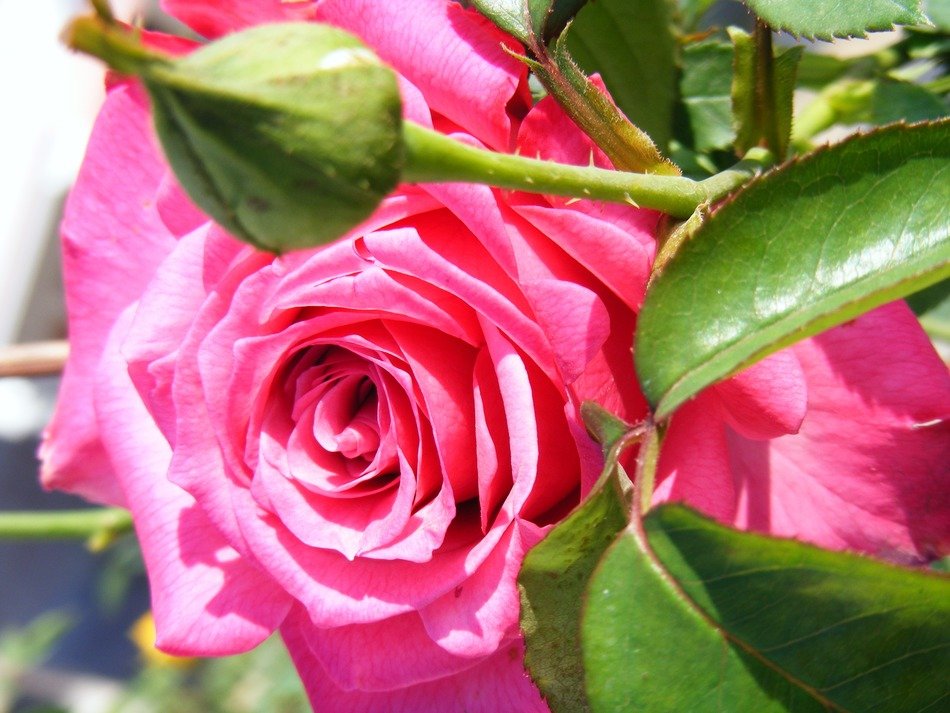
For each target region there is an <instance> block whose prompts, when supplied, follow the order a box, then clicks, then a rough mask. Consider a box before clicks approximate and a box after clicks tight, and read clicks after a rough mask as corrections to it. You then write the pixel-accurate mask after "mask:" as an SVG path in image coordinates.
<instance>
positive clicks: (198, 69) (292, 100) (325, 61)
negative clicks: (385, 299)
mask: <svg viewBox="0 0 950 713" xmlns="http://www.w3.org/2000/svg"><path fill="white" fill-rule="evenodd" d="M66 40H67V42H68V43H69V44H70V45H71V46H72V47H74V48H76V49H79V50H81V51H84V52H88V53H90V54H94V55H96V56H98V57H100V58H101V59H103V60H105V61H106V62H107V63H108V64H109V65H110V66H112V67H113V68H114V69H115V70H117V71H119V72H122V73H125V74H134V75H137V76H138V77H140V78H141V80H142V82H143V84H144V85H145V87H146V89H147V90H148V93H149V95H150V97H151V100H152V114H153V117H154V121H155V128H156V131H157V133H158V137H159V139H160V141H161V143H162V146H163V148H164V150H165V154H166V157H167V158H168V162H169V163H170V164H171V167H172V169H173V170H174V172H175V174H176V176H177V177H178V180H179V181H180V182H181V184H182V186H183V187H184V188H185V190H186V191H187V193H188V195H189V196H191V198H192V200H194V202H195V203H196V204H197V205H198V206H200V207H201V208H202V209H203V210H204V211H205V212H206V213H208V215H210V216H211V217H212V218H213V219H214V220H215V221H216V222H218V223H219V224H221V225H222V226H224V227H225V228H226V229H227V230H228V231H230V232H231V233H232V234H234V235H235V237H238V238H240V239H242V240H245V241H247V242H250V243H252V244H254V245H256V246H258V247H261V248H264V249H267V250H272V251H275V252H282V251H285V250H293V249H297V248H305V247H312V246H314V245H318V244H320V243H324V242H327V241H329V240H332V239H334V238H337V237H339V236H340V235H342V234H344V233H346V232H347V231H348V230H350V229H351V228H353V227H354V226H355V225H357V224H358V223H360V222H361V221H363V220H364V219H366V218H367V217H369V215H370V214H371V213H372V212H373V210H374V209H375V208H376V206H377V205H378V204H379V202H380V201H381V200H382V199H383V198H384V197H385V196H386V194H388V193H389V192H390V191H391V190H392V189H393V188H395V186H396V184H397V182H398V180H399V175H400V171H401V167H402V158H403V145H402V134H401V128H402V125H401V122H402V118H401V103H400V98H399V89H398V86H397V83H396V77H395V73H394V72H393V71H392V70H391V69H390V68H388V67H387V66H386V65H384V64H383V63H382V62H381V61H380V60H379V59H378V58H377V57H376V55H375V54H373V53H372V52H371V51H370V50H369V49H368V48H367V47H366V46H365V45H363V44H362V43H361V42H360V41H359V40H358V39H357V38H355V37H354V36H353V35H351V34H349V33H347V32H344V31H342V30H339V29H336V28H333V27H329V26H327V25H320V24H314V23H283V24H271V25H262V26H259V27H255V28H253V29H250V30H246V31H244V32H239V33H236V34H233V35H229V36H227V37H225V38H223V39H221V40H218V41H216V42H212V43H210V44H208V45H205V46H204V47H201V48H200V49H198V50H196V51H194V52H193V53H191V54H189V55H187V56H184V57H180V58H175V57H170V56H167V55H163V54H159V53H157V52H155V51H153V50H151V49H148V48H145V47H143V46H142V45H141V44H139V42H138V40H137V39H136V38H135V37H134V36H133V35H132V34H131V33H130V32H129V31H128V30H126V29H124V28H122V27H121V26H119V25H116V24H113V23H112V22H110V20H109V19H106V18H103V17H101V16H100V17H91V18H80V19H78V20H76V21H74V22H73V24H72V25H71V26H70V28H68V30H67V37H66Z"/></svg>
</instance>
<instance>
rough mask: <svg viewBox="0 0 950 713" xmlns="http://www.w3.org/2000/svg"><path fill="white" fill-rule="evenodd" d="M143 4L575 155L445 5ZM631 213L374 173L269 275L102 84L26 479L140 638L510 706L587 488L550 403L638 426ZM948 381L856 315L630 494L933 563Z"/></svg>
mask: <svg viewBox="0 0 950 713" xmlns="http://www.w3.org/2000/svg"><path fill="white" fill-rule="evenodd" d="M166 5H167V7H168V8H169V9H170V10H171V11H172V12H174V13H175V14H176V15H177V16H178V17H179V18H180V19H182V20H183V21H185V22H187V23H189V24H191V25H192V26H193V27H194V28H195V29H196V30H198V31H199V32H201V33H203V34H205V35H207V36H209V37H214V36H217V35H220V34H223V33H226V32H229V31H233V30H237V29H241V28H242V27H245V26H248V25H250V24H255V23H258V22H264V21H271V20H277V19H287V18H288V17H291V16H300V15H301V14H304V15H306V16H307V17H308V18H311V19H317V20H321V21H326V22H331V23H333V24H336V25H339V26H341V27H344V28H346V29H349V30H351V31H353V32H355V33H356V34H358V35H360V36H361V37H362V38H363V39H364V40H365V41H366V42H367V43H369V44H370V45H371V46H372V47H373V48H374V49H375V50H376V51H377V52H378V53H379V54H380V55H381V56H382V57H383V58H384V59H385V60H386V61H388V62H390V63H391V64H392V65H393V66H394V67H395V68H396V69H397V70H398V71H399V73H400V75H401V80H400V81H401V90H402V94H403V99H404V111H405V114H406V115H407V117H409V118H411V119H413V120H414V121H416V122H418V123H421V124H423V125H426V126H430V127H434V128H436V129H438V130H440V131H443V132H445V133H448V134H451V135H453V136H455V137H456V138H458V139H460V140H463V141H467V142H471V143H474V144H477V145H481V146H485V147H488V148H491V149H495V150H501V151H509V150H514V149H518V150H520V151H521V152H522V153H524V154H527V155H540V156H542V157H543V158H550V159H554V160H559V161H566V162H571V163H579V164H586V163H587V162H588V159H589V157H590V155H591V153H593V156H594V159H595V161H596V162H597V163H599V164H600V165H607V162H606V159H605V158H604V156H603V155H602V154H601V153H600V152H599V151H597V150H596V149H594V147H593V146H592V145H591V144H590V142H589V141H588V140H587V139H586V138H585V137H584V136H583V135H582V134H581V133H580V132H579V131H578V130H577V129H576V128H575V127H574V126H573V125H572V124H571V122H570V121H569V120H568V119H567V118H566V117H565V115H564V114H563V112H561V110H560V109H559V108H558V107H557V105H556V104H555V103H554V102H553V101H552V100H549V99H546V100H544V101H542V102H540V103H539V104H537V105H536V106H534V107H531V106H530V97H529V94H528V91H527V85H526V74H525V69H524V67H523V66H522V65H521V64H520V63H519V62H517V61H516V60H515V59H513V58H512V57H511V56H510V55H508V54H506V53H505V52H504V51H503V50H502V48H501V44H502V43H506V44H508V45H509V46H513V42H512V40H510V38H506V37H505V36H504V35H502V34H500V33H499V32H498V31H497V30H496V29H494V28H493V27H492V26H491V25H490V24H489V23H487V22H486V21H485V20H483V19H481V18H480V17H479V16H478V15H476V14H475V13H473V12H470V11H466V10H463V9H461V8H460V7H459V6H458V5H455V4H453V3H450V2H444V1H443V0H411V2H410V1H409V0H407V1H406V2H403V3H379V2H371V1H370V0H350V1H348V2H345V1H343V0H325V1H324V2H320V3H316V4H315V5H309V4H308V5H304V6H297V7H294V6H293V5H285V4H282V3H279V2H276V1H273V2H263V1H258V2H245V3H215V2H189V1H184V0H175V1H170V2H168V3H166ZM301 8H303V9H301ZM657 222H658V216H657V215H656V214H655V213H651V212H647V211H639V210H635V209H633V208H630V207H627V206H608V205H603V204H599V203H592V202H587V201H581V202H577V203H569V202H568V201H565V200H562V199H546V198H543V197H538V196H528V195H525V194H518V193H508V192H503V191H498V190H492V189H490V188H487V187H482V186H469V185H426V186H403V187H401V188H400V190H399V191H397V192H396V193H395V194H394V195H393V196H391V197H390V198H389V199H388V200H387V201H386V202H385V203H384V205H383V206H382V207H381V208H380V210H379V211H377V213H376V214H375V215H374V216H373V217H372V218H371V219H370V220H369V221H368V222H367V223H366V224H364V225H363V226H361V227H360V228H358V229H357V230H354V231H353V233H352V234H351V235H349V236H347V237H345V238H344V239H341V240H340V241H338V242H336V243H334V244H333V245H331V246H328V247H326V248H324V249H320V250H313V251H305V252H299V253H293V254H290V255H288V256H285V257H282V258H278V259H275V258H273V256H270V255H267V254H263V253H258V252H256V251H254V250H252V249H251V248H249V247H247V246H245V245H243V244H242V243H238V242H237V241H235V240H233V239H231V238H230V237H229V236H227V235H225V234H224V233H223V232H222V231H221V230H220V229H219V228H217V227H216V226H215V225H213V224H211V223H209V222H208V221H207V219H206V218H205V217H204V216H203V215H201V214H200V213H199V212H198V211H197V210H196V209H195V208H194V207H193V206H192V205H191V204H190V202H189V201H188V200H187V199H186V198H185V197H184V195H183V194H182V192H181V189H180V188H179V187H178V186H177V184H176V182H175V181H174V179H173V177H172V176H171V174H170V173H169V171H168V169H167V167H166V165H165V164H164V162H163V160H162V158H161V156H160V154H159V152H158V151H157V150H156V148H155V142H154V139H153V137H152V133H151V129H150V126H149V117H148V109H147V102H146V100H145V98H144V95H143V93H142V92H141V90H140V89H139V88H138V87H137V86H136V85H134V84H129V83H122V82H119V83H116V84H115V85H114V86H113V88H112V90H111V91H110V94H109V98H108V100H107V103H106V105H105V107H104V108H103V111H102V114H101V116H100V119H99V122H98V124H97V127H96V131H95V133H94V136H93V138H92V141H91V144H90V147H89V151H88V155H87V159H86V162H85V165H84V168H83V171H82V173H81V175H80V177H79V181H78V183H77V186H76V189H75V190H74V192H73V194H72V196H71V198H70V201H69V205H68V208H67V216H66V220H65V222H64V227H63V234H64V253H65V268H66V276H67V292H68V307H69V312H70V324H71V343H72V345H73V351H72V355H71V357H70V362H69V364H68V366H67V370H66V374H65V378H64V382H63V388H62V393H61V397H60V402H59V408H58V411H57V414H56V416H55V418H54V421H53V423H52V424H51V426H50V428H49V432H48V435H47V440H46V443H45V445H44V447H43V457H44V461H45V465H44V476H43V477H44V482H45V483H46V484H47V485H48V486H50V487H58V488H64V489H68V490H72V491H74V492H78V493H81V494H83V495H85V496H87V497H89V498H91V499H94V500H98V501H101V502H109V503H115V504H119V505H124V506H126V507H129V508H130V509H131V510H132V512H133V514H134V517H135V522H136V529H137V533H138V536H139V539H140V541H141V543H142V548H143V553H144V556H145V560H146V564H147V567H148V571H149V577H150V581H151V587H152V600H153V607H154V612H155V618H156V624H157V628H158V635H159V645H160V646H161V647H162V648H164V649H165V650H167V651H170V652H173V653H189V654H227V653H234V652H237V651H242V650H246V649H248V648H250V647H252V646H254V645H256V644H257V643H259V642H260V641H261V640H263V639H264V638H265V637H266V636H268V635H269V634H270V633H271V632H272V631H273V630H275V629H276V628H280V630H281V632H282V634H283V636H284V639H285V641H286V642H287V644H288V646H289V648H290V650H291V653H292V655H293V657H294V659H295V661H296V663H297V666H298V668H299V670H300V672H301V674H302V677H303V680H304V682H305V684H306V685H307V688H308V691H309V693H310V695H311V698H312V700H313V702H314V705H315V706H318V707H319V708H321V709H324V710H388V709H396V710H420V709H428V710H462V709H464V710H469V711H496V710H544V709H545V706H544V703H543V702H542V701H541V699H540V697H539V694H538V692H537V690H536V689H535V687H534V685H533V684H532V683H531V682H530V680H529V679H528V678H527V676H526V674H525V673H524V669H523V663H522V642H521V638H520V635H519V632H518V626H517V615H518V596H517V591H516V587H515V578H516V576H517V572H518V568H519V566H520V563H521V560H522V558H523V556H524V553H525V552H526V551H527V549H528V548H530V547H531V546H532V545H533V544H535V543H536V542H537V541H538V540H539V539H540V538H541V537H542V536H543V535H544V533H545V532H546V530H547V529H548V528H549V527H550V526H551V525H552V524H553V523H554V522H556V521H557V520H558V519H560V518H561V517H562V516H563V515H564V514H565V513H566V512H568V511H569V510H570V508H571V507H573V506H574V505H576V504H577V502H579V499H580V498H581V497H582V495H583V494H584V493H585V492H586V490H587V489H588V488H589V487H590V485H591V484H592V483H593V480H594V479H595V478H596V476H597V474H598V472H599V469H600V466H601V458H600V455H599V449H598V447H597V446H596V444H594V443H593V442H592V441H591V440H590V438H589V437H588V436H587V435H586V433H585V431H584V428H583V425H582V423H581V421H580V418H579V407H580V404H581V402H582V401H583V400H586V399H592V400H595V401H597V402H598V403H600V404H601V405H602V406H604V407H605V408H607V409H609V410H611V411H613V412H615V413H617V414H619V415H621V416H623V417H625V418H627V419H629V420H634V421H635V420H637V419H640V418H642V417H643V416H644V415H645V413H646V406H645V403H644V401H643V398H642V396H641V395H640V394H639V392H638V390H637V388H636V385H635V379H634V372H633V366H632V363H631V359H630V344H631V341H632V335H633V331H634V326H635V319H636V316H635V315H636V309H637V308H638V306H639V304H640V301H641V299H642V297H643V291H644V287H645V284H646V279H647V276H648V274H649V266H650V262H651V260H652V257H653V253H654V239H653V235H654V233H655V231H656V227H657ZM871 355H873V358H869V357H870V356H871ZM948 394H950V384H948V377H947V374H946V370H945V369H944V368H943V365H942V364H941V363H940V361H939V359H937V357H936V355H934V354H933V351H932V349H931V348H930V346H929V344H928V343H927V340H926V338H925V337H924V335H923V333H922V332H921V331H920V329H919V327H918V326H917V324H916V321H915V320H914V318H913V315H911V314H910V313H909V311H907V310H906V308H905V307H903V306H902V305H891V306H888V307H886V308H883V309H881V310H877V311H875V312H873V313H871V314H869V315H866V316H865V317H862V318H860V319H859V320H856V321H855V322H854V323H852V324H850V325H846V326H844V327H841V328H839V329H837V330H834V331H832V332H829V333H828V334H826V335H823V336H822V337H820V338H818V339H814V340H810V341H808V342H806V343H803V344H802V345H799V346H797V347H795V348H793V349H792V350H787V351H786V352H783V353H781V354H779V355H776V356H774V357H772V358H770V359H768V360H766V361H764V362H762V363H760V364H759V365H757V366H756V367H754V368H752V369H750V370H748V371H746V372H744V373H743V374H741V375H739V376H738V377H735V378H734V379H731V380H730V381H728V382H725V383H723V384H721V385H719V386H716V387H713V388H712V389H710V390H708V391H707V392H706V393H704V394H703V395H701V396H700V397H699V398H697V399H696V400H694V401H693V402H691V403H689V404H687V405H686V406H685V407H684V408H683V409H682V411H681V412H680V413H679V414H678V415H677V416H676V417H675V418H674V421H673V424H672V426H671V429H670V434H669V438H668V442H667V446H666V450H665V451H664V454H663V458H662V461H661V472H660V477H661V482H660V485H659V488H658V492H657V499H658V500H662V499H668V498H677V499H685V500H687V501H688V502H690V503H692V504H693V505H695V506H697V507H700V508H701V509H703V510H704V511H706V512H707V513H709V514H712V515H714V516H715V517H718V518H720V519H722V520H724V521H727V522H734V523H737V524H739V525H741V526H744V527H749V528H754V529H759V530H762V531H765V532H772V533H775V534H780V535H791V536H796V537H800V538H803V539H807V540H810V541H812V542H815V543H817V544H821V545H824V546H828V547H835V548H851V549H857V550H861V551H866V552H872V553H876V554H882V555H885V556H890V557H896V558H901V559H905V560H919V559H923V558H927V557H930V556H933V555H934V554H936V553H938V552H941V551H943V550H944V549H945V546H946V542H945V537H946V532H947V527H946V525H947V523H946V522H945V521H944V518H945V513H946V512H947V511H948V509H947V503H946V499H945V498H946V494H945V488H942V487H940V486H941V482H940V480H941V477H943V476H945V475H946V464H947V462H948V461H950V458H948V455H950V453H948V452H947V438H946V430H945V426H941V425H937V426H934V425H933V423H934V421H935V419H938V418H939V417H941V416H945V415H946V413H945V412H946V407H947V404H948V403H950V396H948ZM941 429H943V430H941ZM944 482H945V481H944Z"/></svg>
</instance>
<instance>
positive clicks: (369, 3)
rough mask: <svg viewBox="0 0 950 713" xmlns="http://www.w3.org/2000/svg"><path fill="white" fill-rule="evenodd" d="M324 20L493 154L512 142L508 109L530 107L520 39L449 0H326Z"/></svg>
mask: <svg viewBox="0 0 950 713" xmlns="http://www.w3.org/2000/svg"><path fill="white" fill-rule="evenodd" d="M317 19H318V20H321V21H323V22H329V23H331V24H333V25H336V26H337V27H342V28H343V29H346V30H350V31H351V32H353V33H355V34H357V35H359V36H360V37H361V38H362V39H363V40H364V41H365V42H366V43H367V44H368V45H369V46H370V47H372V48H373V49H374V50H375V51H376V52H377V54H379V56H380V57H382V58H383V59H384V60H385V61H387V62H388V63H389V64H391V65H392V66H393V67H395V68H396V70H398V71H399V73H400V74H403V75H405V77H406V78H407V79H408V80H409V81H410V82H412V83H413V84H414V85H415V86H416V87H418V88H419V89H420V90H421V91H422V93H423V95H424V96H425V98H426V101H427V102H428V104H429V106H430V107H431V108H432V109H433V110H434V111H436V112H438V113H439V114H442V115H443V116H445V117H447V118H449V119H450V120H451V121H452V122H454V123H455V124H457V125H458V126H460V127H462V128H463V129H465V130H466V131H469V132H470V133H471V134H473V135H474V136H476V137H478V138H479V139H481V140H482V141H484V142H485V143H487V144H489V145H490V146H492V147H493V148H496V149H502V150H505V149H507V148H508V147H509V145H510V143H511V134H512V123H511V120H510V119H509V116H508V111H507V110H508V106H509V103H510V102H511V100H512V98H514V97H517V99H518V104H519V105H521V104H524V105H525V108H526V101H525V100H526V98H527V97H526V94H525V90H526V88H527V84H526V83H525V78H526V77H527V68H526V67H525V66H524V65H523V64H521V62H519V61H518V60H516V59H515V58H514V57H512V56H511V55H509V54H507V53H506V52H504V50H503V49H502V44H503V43H504V44H507V45H508V46H510V47H515V46H516V43H515V41H514V40H513V39H511V38H510V37H508V36H507V35H505V34H503V33H501V32H500V31H499V30H497V29H496V28H495V27H494V26H493V25H492V24H491V23H490V22H488V20H486V19H485V18H483V17H482V16H481V15H479V14H478V13H476V12H474V11H471V10H464V9H463V8H462V7H461V6H460V5H458V4H457V3H454V2H448V1H447V0H404V1H403V2H395V3H394V2H378V1H377V0H323V2H320V3H319V4H318V5H317Z"/></svg>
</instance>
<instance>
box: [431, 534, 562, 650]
mask: <svg viewBox="0 0 950 713" xmlns="http://www.w3.org/2000/svg"><path fill="white" fill-rule="evenodd" d="M543 535H544V530H543V529H541V528H538V527H535V526H534V525H532V524H530V523H529V522H526V521H523V520H519V521H516V522H514V523H512V524H511V525H509V526H508V527H507V528H506V533H505V536H504V537H502V539H501V540H500V541H499V542H498V544H497V545H495V549H494V551H493V552H492V553H491V555H490V556H489V557H488V558H487V559H486V560H485V561H484V562H482V563H481V564H480V565H479V566H478V568H477V569H474V568H473V571H472V572H473V573H472V576H471V577H469V578H468V579H467V580H465V582H464V583H462V584H460V585H458V586H457V587H455V589H453V590H452V591H451V592H449V593H447V594H445V595H443V596H442V597H440V598H439V599H437V600H435V601H434V602H432V603H431V604H429V605H427V606H426V607H424V608H422V609H420V610H419V615H420V616H421V617H422V622H423V624H424V625H425V628H426V631H427V632H428V633H429V635H430V636H431V637H432V638H433V639H434V640H435V642H436V643H437V644H439V646H441V647H442V648H443V649H445V650H446V651H448V652H449V653H452V654H455V655H457V656H488V655H490V654H492V653H493V652H494V651H495V650H496V649H497V648H498V647H499V646H500V645H501V643H502V641H503V640H504V639H506V638H507V637H508V636H509V635H510V634H511V633H512V632H515V631H517V625H518V611H519V606H520V605H519V599H518V587H517V578H518V571H519V570H520V569H521V562H522V561H523V560H524V556H525V554H526V553H527V552H528V550H529V549H531V548H532V547H533V546H534V545H536V544H537V543H538V542H540V540H541V538H542V537H543Z"/></svg>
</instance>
